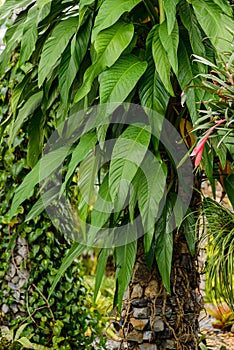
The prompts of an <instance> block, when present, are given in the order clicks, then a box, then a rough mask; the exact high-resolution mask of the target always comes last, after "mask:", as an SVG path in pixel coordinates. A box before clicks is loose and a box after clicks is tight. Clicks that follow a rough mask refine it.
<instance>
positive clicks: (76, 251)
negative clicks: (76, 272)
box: [48, 242, 87, 299]
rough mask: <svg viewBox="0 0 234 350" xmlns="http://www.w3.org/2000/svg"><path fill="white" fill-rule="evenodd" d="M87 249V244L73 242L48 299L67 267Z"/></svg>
mask: <svg viewBox="0 0 234 350" xmlns="http://www.w3.org/2000/svg"><path fill="white" fill-rule="evenodd" d="M85 249H87V247H86V246H85V245H82V244H80V243H77V242H76V243H73V245H72V246H71V248H70V249H69V251H68V252H67V254H66V255H65V257H64V258H63V261H62V264H61V266H60V268H59V270H58V272H57V274H56V276H55V278H54V280H53V283H52V286H51V287H50V290H49V296H48V299H50V297H51V295H52V293H53V291H54V290H55V288H56V286H57V284H58V282H59V281H60V279H61V277H62V276H63V274H64V273H65V272H66V271H67V269H68V268H69V266H71V264H72V263H73V261H74V260H75V259H77V258H78V257H79V255H80V254H81V253H82V252H83V251H84V250H85Z"/></svg>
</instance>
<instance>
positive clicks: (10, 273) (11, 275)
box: [7, 264, 16, 278]
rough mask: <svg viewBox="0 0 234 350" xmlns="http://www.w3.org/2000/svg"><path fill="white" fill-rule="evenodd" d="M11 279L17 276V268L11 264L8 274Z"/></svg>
mask: <svg viewBox="0 0 234 350" xmlns="http://www.w3.org/2000/svg"><path fill="white" fill-rule="evenodd" d="M7 274H8V275H9V276H10V277H11V278H12V277H14V276H15V274H16V268H15V266H14V265H13V264H10V265H9V270H8V273H7Z"/></svg>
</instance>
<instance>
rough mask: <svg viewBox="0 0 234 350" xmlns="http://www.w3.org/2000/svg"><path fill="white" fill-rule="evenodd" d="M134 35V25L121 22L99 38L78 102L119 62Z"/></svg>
mask: <svg viewBox="0 0 234 350" xmlns="http://www.w3.org/2000/svg"><path fill="white" fill-rule="evenodd" d="M133 34H134V27H133V25H132V24H128V23H124V22H122V21H119V22H118V23H116V24H115V25H113V26H112V27H111V28H108V29H106V30H104V31H103V32H101V33H100V34H99V35H98V36H97V38H96V40H95V43H94V49H95V53H94V59H93V64H92V65H91V66H90V67H89V68H88V69H87V71H86V72H85V75H84V81H83V85H82V86H81V88H80V89H79V90H78V92H77V94H76V96H75V101H76V102H78V101H80V100H81V99H82V98H83V97H85V96H86V95H87V94H88V93H89V92H90V90H91V87H92V83H93V81H94V79H95V78H96V77H97V76H98V75H99V74H100V73H101V72H103V71H104V70H105V69H106V68H107V67H111V66H112V65H113V64H114V63H115V62H116V61H117V59H118V58H119V57H120V55H121V53H122V52H123V51H124V50H125V49H126V47H127V46H128V45H129V44H130V42H131V40H132V37H133Z"/></svg>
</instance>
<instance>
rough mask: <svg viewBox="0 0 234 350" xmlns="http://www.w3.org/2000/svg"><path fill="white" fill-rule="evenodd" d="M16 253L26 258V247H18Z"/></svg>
mask: <svg viewBox="0 0 234 350" xmlns="http://www.w3.org/2000/svg"><path fill="white" fill-rule="evenodd" d="M18 254H19V255H21V256H22V257H23V258H26V257H27V256H28V249H27V247H25V246H22V247H21V248H20V249H18Z"/></svg>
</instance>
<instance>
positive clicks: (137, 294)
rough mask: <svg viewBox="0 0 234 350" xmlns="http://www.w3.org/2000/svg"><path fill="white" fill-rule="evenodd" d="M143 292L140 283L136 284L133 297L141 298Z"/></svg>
mask: <svg viewBox="0 0 234 350" xmlns="http://www.w3.org/2000/svg"><path fill="white" fill-rule="evenodd" d="M142 294H143V288H142V287H141V286H140V285H139V284H135V285H134V287H133V290H132V295H131V298H133V299H137V298H138V299H140V298H141V297H142Z"/></svg>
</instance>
